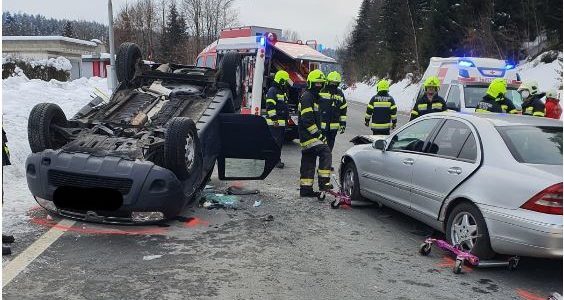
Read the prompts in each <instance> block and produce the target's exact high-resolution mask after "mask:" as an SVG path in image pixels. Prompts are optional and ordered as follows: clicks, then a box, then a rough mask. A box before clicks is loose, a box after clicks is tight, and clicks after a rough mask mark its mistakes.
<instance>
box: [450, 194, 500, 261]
mask: <svg viewBox="0 0 564 300" xmlns="http://www.w3.org/2000/svg"><path fill="white" fill-rule="evenodd" d="M446 236H447V240H448V242H450V243H451V244H452V245H459V246H460V247H461V248H462V249H463V250H464V251H470V252H471V253H472V254H474V255H476V256H478V257H479V258H481V259H488V258H492V257H493V256H494V255H495V252H493V250H492V248H491V244H490V236H489V233H488V228H487V225H486V221H485V220H484V217H483V216H482V213H481V212H480V210H479V209H478V208H477V207H476V206H475V205H473V204H471V203H468V202H463V203H460V204H458V205H456V207H454V209H453V210H452V211H451V212H450V214H449V216H448V221H447V226H446Z"/></svg>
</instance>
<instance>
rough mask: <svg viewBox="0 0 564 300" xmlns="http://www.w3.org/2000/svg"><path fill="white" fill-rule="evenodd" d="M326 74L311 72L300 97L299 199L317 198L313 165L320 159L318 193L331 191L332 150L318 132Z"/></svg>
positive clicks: (318, 71)
mask: <svg viewBox="0 0 564 300" xmlns="http://www.w3.org/2000/svg"><path fill="white" fill-rule="evenodd" d="M325 80H326V79H325V75H324V74H323V72H321V71H320V70H317V69H316V70H313V71H311V72H310V73H309V74H308V76H307V88H306V90H305V91H304V93H303V94H302V97H301V99H300V104H299V107H298V110H299V113H300V116H299V121H298V131H299V134H300V146H301V148H302V160H301V166H300V197H318V196H319V192H314V190H313V181H314V176H315V165H316V161H317V157H319V168H318V169H317V176H318V184H319V189H320V190H328V189H332V188H333V186H332V185H331V183H330V177H331V149H329V146H328V145H327V137H326V136H325V135H324V134H323V132H322V131H321V130H320V129H319V126H318V121H319V92H320V91H321V89H323V87H324V85H325Z"/></svg>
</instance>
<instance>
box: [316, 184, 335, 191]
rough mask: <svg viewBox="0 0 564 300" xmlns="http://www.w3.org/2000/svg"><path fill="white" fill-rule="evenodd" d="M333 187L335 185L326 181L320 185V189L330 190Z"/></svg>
mask: <svg viewBox="0 0 564 300" xmlns="http://www.w3.org/2000/svg"><path fill="white" fill-rule="evenodd" d="M332 189H333V185H332V184H331V183H326V184H324V185H322V186H320V187H319V190H320V191H329V190H332Z"/></svg>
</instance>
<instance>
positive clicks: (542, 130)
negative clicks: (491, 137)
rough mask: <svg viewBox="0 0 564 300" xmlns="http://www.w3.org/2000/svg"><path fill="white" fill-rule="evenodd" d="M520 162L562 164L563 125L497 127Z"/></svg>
mask: <svg viewBox="0 0 564 300" xmlns="http://www.w3.org/2000/svg"><path fill="white" fill-rule="evenodd" d="M496 128H497V131H499V133H500V134H501V136H502V138H503V141H505V144H506V145H507V147H508V148H509V151H511V154H513V157H514V158H515V159H516V160H517V161H518V162H520V163H529V164H544V165H561V164H562V127H535V126H511V127H510V126H507V127H496Z"/></svg>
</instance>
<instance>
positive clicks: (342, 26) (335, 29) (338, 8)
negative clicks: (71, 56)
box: [2, 0, 362, 48]
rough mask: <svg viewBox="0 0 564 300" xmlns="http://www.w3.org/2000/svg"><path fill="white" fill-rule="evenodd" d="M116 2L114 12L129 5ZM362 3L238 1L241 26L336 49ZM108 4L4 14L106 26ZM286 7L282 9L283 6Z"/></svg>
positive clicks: (23, 3)
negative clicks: (293, 35) (290, 35)
mask: <svg viewBox="0 0 564 300" xmlns="http://www.w3.org/2000/svg"><path fill="white" fill-rule="evenodd" d="M127 1H128V2H130V3H131V2H134V1H135V0H113V6H114V12H115V11H116V10H117V9H118V8H119V7H121V6H123V5H124V4H125V3H126V2H127ZM361 2H362V0H282V1H281V0H236V2H235V5H234V6H235V7H234V8H235V9H237V10H238V12H239V23H240V25H257V26H265V27H274V28H280V29H292V30H294V31H296V32H298V34H299V36H300V38H301V39H303V40H308V39H316V40H317V41H318V43H321V44H323V45H325V46H327V47H332V48H335V47H337V46H338V45H339V43H340V42H341V41H342V40H343V38H344V36H345V34H346V33H347V31H349V30H350V27H351V26H352V24H353V21H354V19H355V18H356V16H357V13H358V9H359V7H360V3H361ZM107 3H108V2H107V1H106V0H2V11H10V12H25V13H30V14H42V15H45V16H46V17H53V18H57V19H64V18H66V19H77V20H92V21H97V22H101V23H104V24H107V23H108V21H107ZM282 4H283V5H282Z"/></svg>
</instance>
